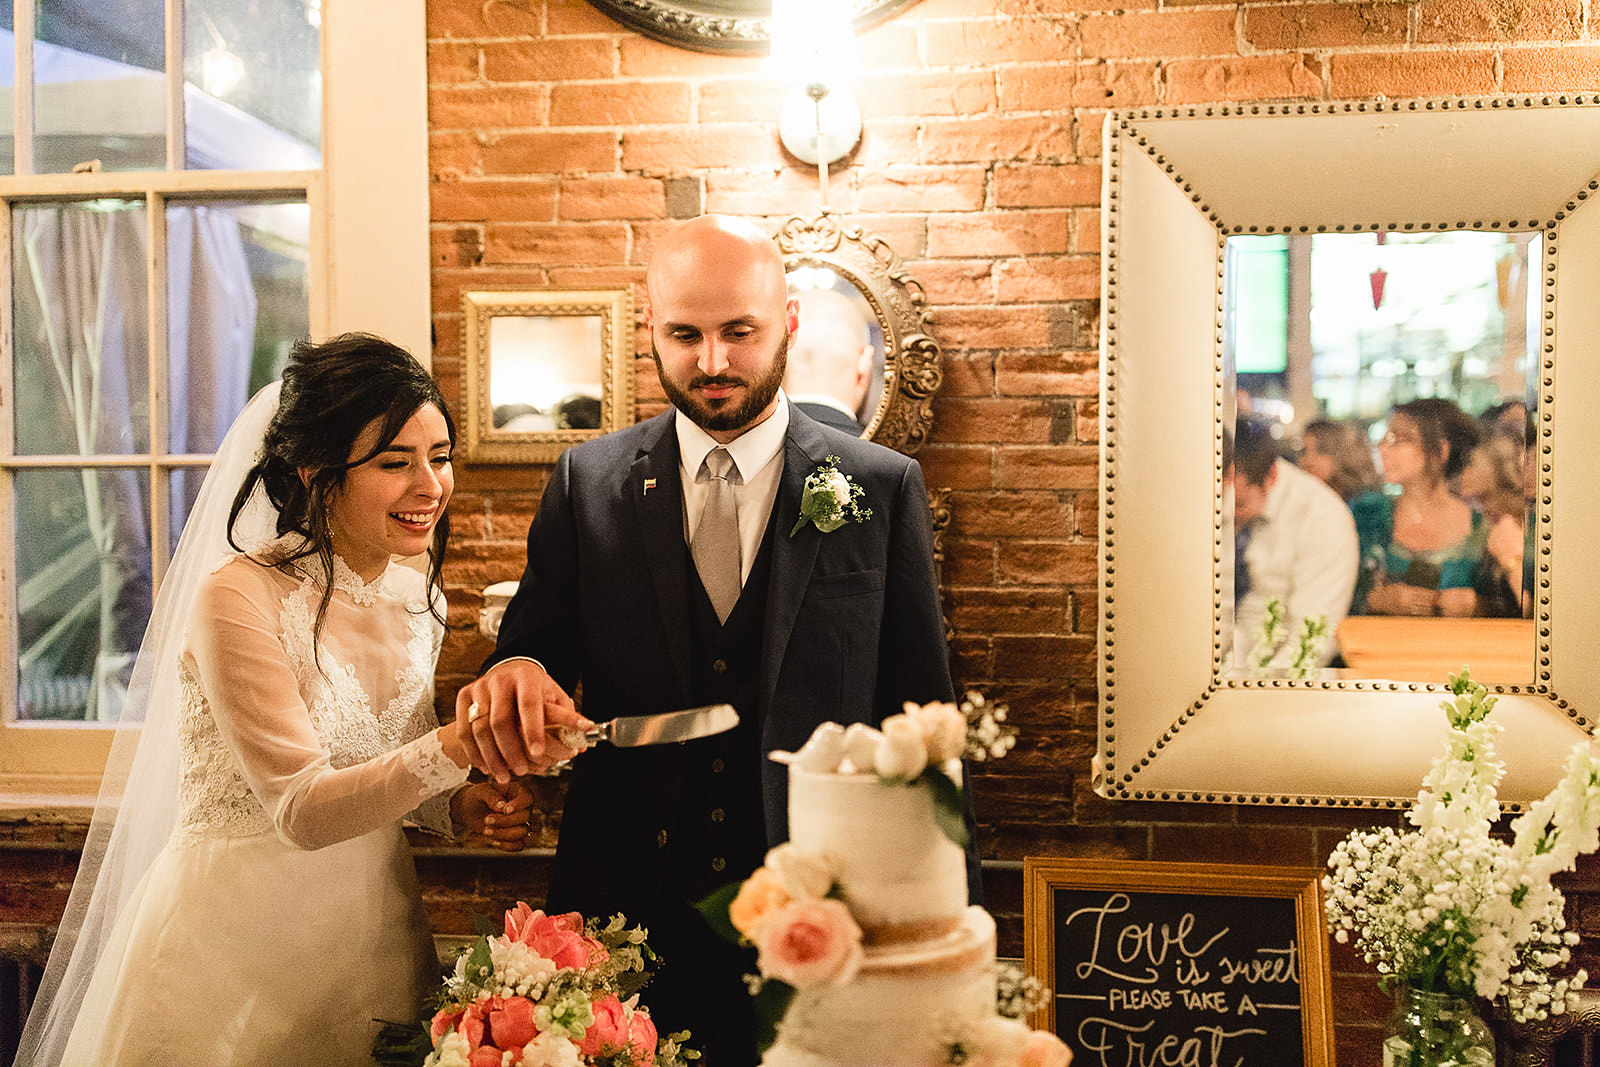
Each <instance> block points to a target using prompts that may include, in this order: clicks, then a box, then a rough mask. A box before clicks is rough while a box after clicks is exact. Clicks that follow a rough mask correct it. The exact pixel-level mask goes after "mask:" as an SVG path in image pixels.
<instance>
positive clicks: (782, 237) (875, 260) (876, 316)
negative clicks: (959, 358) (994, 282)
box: [776, 215, 944, 454]
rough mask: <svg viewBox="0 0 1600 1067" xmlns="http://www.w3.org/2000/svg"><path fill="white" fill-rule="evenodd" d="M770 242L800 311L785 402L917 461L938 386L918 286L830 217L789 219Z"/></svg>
mask: <svg viewBox="0 0 1600 1067" xmlns="http://www.w3.org/2000/svg"><path fill="white" fill-rule="evenodd" d="M776 240H777V242H778V248H779V249H780V250H781V251H782V252H783V258H784V265H785V267H786V268H787V269H788V272H789V293H790V295H791V296H792V297H794V298H795V299H796V300H797V301H798V302H799V305H800V329H799V331H798V333H797V334H796V336H795V342H794V345H793V347H792V348H791V349H790V352H789V371H788V373H787V375H786V377H785V380H784V387H785V392H787V393H788V394H789V396H790V399H792V400H794V401H795V402H796V403H797V404H799V405H800V407H801V409H802V410H804V411H806V413H807V414H809V415H811V416H812V417H813V418H817V419H819V420H820V421H823V422H827V423H830V424H831V425H834V426H837V427H839V428H841V429H845V430H847V432H854V433H857V434H858V435H859V436H862V437H866V438H869V439H870V440H873V441H876V442H877V443H879V444H881V445H887V446H888V447H890V448H894V449H898V450H899V451H901V452H905V453H907V454H910V453H914V452H916V451H917V449H919V448H921V447H922V446H923V444H924V443H926V441H927V437H928V430H929V428H930V426H931V425H932V422H933V395H934V393H936V392H938V390H939V385H940V383H941V382H942V381H943V378H944V372H943V370H942V369H941V368H940V366H939V345H938V343H937V342H936V341H934V340H933V338H931V337H929V336H928V334H927V333H926V329H927V317H928V313H927V308H926V303H927V298H926V296H925V294H924V293H923V291H922V286H921V284H919V283H918V282H917V280H916V279H915V278H913V277H912V276H911V275H910V273H909V272H908V271H907V270H906V268H905V264H904V263H902V262H901V261H900V257H899V256H898V255H897V254H896V253H895V251H894V249H892V248H890V247H889V245H888V242H886V241H884V240H883V239H882V238H881V237H877V236H875V235H873V234H870V233H866V232H864V231H862V230H861V229H859V228H855V227H845V226H841V225H840V224H839V222H838V221H837V220H836V219H834V218H832V217H831V216H828V215H822V216H819V217H816V218H810V219H806V218H800V217H798V216H797V217H795V218H791V219H789V220H788V221H787V222H785V223H784V224H783V228H782V229H780V230H779V231H778V234H777V237H776Z"/></svg>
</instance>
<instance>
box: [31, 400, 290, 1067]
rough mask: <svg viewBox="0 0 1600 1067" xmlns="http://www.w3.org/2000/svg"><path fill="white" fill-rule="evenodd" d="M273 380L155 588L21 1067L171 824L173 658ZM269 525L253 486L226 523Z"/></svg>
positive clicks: (253, 446)
mask: <svg viewBox="0 0 1600 1067" xmlns="http://www.w3.org/2000/svg"><path fill="white" fill-rule="evenodd" d="M279 386H280V383H278V382H273V383H271V384H270V385H268V386H266V387H265V388H263V389H262V390H261V391H260V392H258V393H257V394H256V395H255V396H254V397H253V398H252V399H251V401H250V403H249V404H248V405H246V407H245V409H244V411H243V412H241V413H240V415H239V417H238V419H236V420H235V421H234V424H233V426H232V427H231V428H230V429H229V430H228V433H227V436H226V437H225V438H223V441H222V444H221V446H220V447H219V448H218V450H217V453H216V456H215V457H214V458H213V460H212V463H211V469H210V470H209V472H208V473H207V474H206V477H205V481H204V483H203V484H202V486H201V488H200V492H199V495H198V496H197V497H196V498H195V504H194V507H193V509H192V510H191V511H190V513H189V518H188V521H187V522H186V523H185V525H184V529H183V534H182V536H181V537H180V538H179V540H178V548H177V551H176V552H174V553H173V557H172V563H171V565H170V566H169V567H168V568H167V572H166V576H165V578H164V579H163V580H162V583H161V588H160V590H159V592H158V593H157V595H156V599H155V604H154V607H153V608H152V610H151V613H150V623H149V625H148V626H147V627H146V629H145V634H144V641H143V642H142V643H141V644H140V646H139V655H138V659H137V660H136V662H135V664H134V668H133V676H132V678H131V680H130V682H129V685H128V694H127V700H126V702H125V704H124V706H123V710H122V718H121V720H120V722H119V723H118V725H117V727H116V737H115V739H114V740H113V742H112V746H111V755H110V758H109V759H108V760H107V763H106V770H105V777H104V779H103V780H102V784H101V787H100V796H99V799H98V801H97V803H96V805H95V811H94V818H93V820H92V822H91V823H90V825H89V832H88V836H87V839H86V840H85V842H84V847H83V856H82V859H81V860H80V861H79V864H78V874H77V877H76V879H75V880H74V881H73V883H72V892H71V894H70V895H69V896H68V898H67V906H66V912H65V914H64V915H63V917H62V920H61V925H60V928H59V930H58V931H57V934H56V939H55V944H54V947H53V948H52V950H51V953H50V960H49V963H48V964H47V966H46V967H45V972H44V978H43V981H42V982H41V983H40V987H39V990H38V993H37V996H36V997H35V999H34V1004H33V1010H32V1012H31V1013H30V1014H29V1016H28V1022H27V1025H26V1026H25V1027H24V1028H23V1031H22V1039H21V1044H20V1046H19V1050H18V1054H17V1061H16V1062H17V1063H18V1064H19V1065H39V1067H45V1065H53V1064H57V1063H59V1062H60V1059H61V1054H62V1051H63V1050H64V1048H65V1047H66V1044H67V1038H68V1037H69V1036H70V1035H71V1033H72V1027H73V1023H74V1022H75V1020H76V1019H77V1016H78V1008H79V1005H80V1004H81V1003H82V1002H83V998H84V994H85V992H86V990H87V989H88V986H89V981H90V979H91V978H92V977H93V975H94V971H95V965H96V963H97V962H98V961H99V959H100V955H101V952H102V951H103V950H104V948H105V945H106V942H107V939H108V938H109V936H110V934H111V931H112V929H113V927H114V925H115V924H116V921H117V917H118V915H120V914H121V912H122V910H123V908H124V906H125V905H126V904H127V902H128V901H129V900H130V899H131V898H133V897H134V895H135V890H136V889H137V888H138V885H139V882H140V880H141V879H142V878H144V876H145V873H146V872H147V871H148V870H149V868H150V865H151V863H152V862H153V861H154V860H155V858H156V856H157V854H158V853H159V852H160V851H161V848H162V846H163V845H165V844H166V842H167V838H168V837H169V836H170V835H171V833H172V829H173V826H174V825H175V823H176V820H177V812H178V779H179V764H178V712H179V706H180V703H181V701H180V693H179V687H178V658H179V655H180V653H181V651H182V649H183V643H184V635H185V631H186V630H187V628H188V625H189V621H190V620H189V613H190V610H191V607H192V605H193V602H194V597H195V591H196V590H197V589H198V587H199V585H200V582H201V580H202V579H203V578H204V577H205V576H206V575H207V574H209V573H210V572H211V571H212V570H214V569H215V568H216V567H217V566H218V565H219V564H220V563H222V562H223V561H224V560H225V559H227V558H228V557H229V556H230V555H232V554H233V553H234V552H235V551H236V549H235V548H234V547H232V546H231V545H230V544H229V542H228V514H229V512H230V511H231V509H232V507H233V500H234V496H235V495H236V494H237V493H238V491H239V487H240V486H241V485H243V484H244V478H245V474H246V473H247V472H248V471H249V469H250V467H251V466H252V465H254V463H255V462H256V460H257V459H258V458H259V453H260V451H261V444H262V440H263V439H264V437H265V434H266V429H267V424H268V423H269V422H270V421H271V419H272V416H273V414H274V413H275V412H276V411H277V409H278V392H279ZM276 520H277V512H276V510H275V509H274V508H273V507H272V505H271V504H270V503H269V502H268V501H267V499H266V495H265V493H264V492H263V491H262V489H261V487H260V486H259V485H258V486H257V487H256V491H255V493H254V494H253V495H252V497H251V499H250V501H249V503H248V504H247V505H246V507H245V508H244V510H243V512H242V513H241V515H240V519H239V522H238V524H237V525H236V527H235V530H234V535H235V536H234V541H235V543H236V544H237V545H238V546H239V548H241V549H243V550H245V551H249V550H251V549H254V548H257V547H259V546H261V545H264V544H266V543H267V542H268V541H270V540H271V539H272V538H273V537H274V536H276V532H277V531H276Z"/></svg>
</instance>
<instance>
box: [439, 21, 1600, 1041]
mask: <svg viewBox="0 0 1600 1067" xmlns="http://www.w3.org/2000/svg"><path fill="white" fill-rule="evenodd" d="M1597 32H1600V31H1597V28H1596V26H1595V25H1594V24H1593V23H1592V21H1591V16H1590V15H1589V14H1588V5H1587V4H1585V3H1582V2H1581V0H1424V2H1410V3H1318V2H1311V3H1305V2H1291V3H1278V2H1259V3H1213V2H1204V0H1200V2H1194V0H1117V2H1116V3H1115V4H1113V3H1111V2H1110V0H921V2H920V3H918V4H916V5H915V6H913V7H911V8H909V9H908V10H906V11H905V12H904V13H903V14H901V15H899V16H897V17H896V18H894V19H892V20H890V21H889V22H887V23H884V24H882V25H880V26H878V27H876V28H874V29H872V30H870V31H868V32H866V33H864V34H862V35H861V37H860V41H859V46H860V54H861V59H862V63H863V67H864V70H863V75H862V78H861V83H860V86H859V92H858V96H859V99H860V100H861V103H862V106H863V109H864V111H865V133H864V135H863V138H862V143H861V145H860V147H859V148H858V149H857V150H856V152H855V153H854V154H853V155H852V156H851V157H849V158H848V159H847V160H846V161H845V162H844V163H843V164H841V165H839V167H838V168H836V169H835V171H834V173H833V176H832V182H831V187H830V207H831V208H832V209H833V210H834V211H835V212H837V213H838V214H840V215H843V216H845V217H846V218H847V219H848V221H850V222H852V223H855V224H858V225H861V226H864V227H866V228H868V229H870V230H874V231H877V232H878V233H880V234H882V235H884V236H885V237H887V238H888V240H889V241H890V243H891V244H892V245H893V246H894V248H895V249H896V250H897V251H898V252H899V253H900V255H901V256H902V257H903V258H904V259H905V260H906V261H907V262H908V264H909V266H910V268H911V270H912V271H913V273H914V274H915V275H916V276H917V277H918V278H919V279H920V280H921V281H922V283H923V284H924V286H925V287H926V289H927V292H928V295H929V300H930V303H931V305H932V309H933V329H932V332H933V333H934V335H935V336H936V337H937V338H938V340H939V341H940V343H941V345H942V346H943V349H944V371H945V385H944V389H943V391H942V392H941V393H940V394H939V396H938V398H937V399H936V401H935V405H934V411H935V423H934V430H933V435H932V439H931V443H930V444H929V445H928V446H927V447H926V448H925V449H924V450H923V451H922V452H921V453H920V457H919V458H920V459H921V460H922V463H923V465H924V468H925V470H926V472H927V478H928V484H929V485H930V486H948V487H950V488H951V489H952V490H953V493H952V496H951V503H952V508H953V512H954V518H953V522H952V527H951V529H950V531H949V534H948V536H947V539H946V542H945V547H946V552H947V557H946V563H945V580H946V583H947V586H948V605H949V610H950V616H951V621H952V622H953V624H954V626H955V629H956V632H957V637H956V641H955V646H954V648H955V659H954V668H955V673H956V676H957V681H958V683H959V684H963V685H970V686H976V687H980V688H982V689H983V690H985V691H986V692H987V693H989V694H990V695H991V696H994V697H998V698H1001V699H1005V700H1008V701H1009V702H1010V703H1011V706H1012V709H1013V719H1014V721H1015V722H1016V723H1017V724H1018V725H1019V726H1020V727H1021V728H1022V731H1023V735H1022V742H1021V744H1019V746H1018V748H1017V749H1016V751H1015V752H1013V753H1012V754H1011V755H1010V756H1009V757H1008V758H1007V759H1005V760H1003V761H1001V762H1000V763H999V764H996V765H994V766H993V767H992V768H985V769H982V770H980V771H979V773H978V774H977V776H976V781H975V785H974V788H975V790H976V798H977V804H978V812H979V819H980V822H981V824H982V831H983V833H982V839H981V840H982V843H983V849H984V854H985V856H986V857H987V858H991V859H1003V860H1019V859H1021V858H1022V857H1023V856H1025V855H1028V854H1051V855H1067V856H1104V857H1118V858H1135V859H1163V860H1188V859H1193V860H1215V859H1219V858H1220V859H1228V860H1232V861H1236V862H1245V863H1287V864H1319V863H1321V862H1322V860H1323V859H1324V857H1325V856H1326V855H1327V853H1328V851H1329V850H1330V848H1331V847H1332V845H1333V843H1334V842H1335V841H1336V840H1337V839H1338V838H1339V837H1340V836H1342V835H1343V834H1344V833H1345V832H1346V831H1347V830H1349V829H1350V828H1351V827H1353V826H1357V825H1364V824H1366V823H1368V822H1370V821H1371V819H1372V817H1371V816H1369V815H1366V814H1351V813H1343V812H1328V813H1319V812H1306V811H1300V810H1296V811H1282V810H1276V809H1257V808H1249V807H1213V806H1203V805H1178V804H1167V805H1157V804H1128V803H1111V802H1108V801H1105V800H1102V799H1100V798H1098V797H1096V796H1095V795H1094V794H1093V792H1092V790H1091V788H1090V783H1089V761H1090V756H1091V754H1092V751H1093V748H1094V733H1095V713H1096V693H1095V627H1096V617H1095V616H1096V584H1095V582H1096V570H1095V568H1096V551H1097V510H1096V507H1097V502H1096V493H1095V485H1096V461H1097V456H1096V444H1097V441H1096V435H1097V416H1098V411H1097V407H1098V390H1099V366H1098V354H1097V347H1096V346H1097V330H1098V295H1099V272H1100V260H1099V255H1098V252H1099V236H1100V233H1099V228H1100V160H1099V154H1100V128H1101V120H1102V118H1103V114H1104V110H1103V109H1105V108H1108V107H1125V106H1139V105H1156V104H1189V103H1195V102H1205V101H1222V100H1268V99H1285V98H1295V99H1329V98H1343V97H1360V96H1372V95H1377V94H1384V95H1387V96H1390V97H1397V96H1441V95H1458V94H1487V93H1498V92H1519V91H1531V90H1545V89H1552V90H1553V89H1579V88H1584V89H1593V88H1595V87H1596V86H1597V83H1600V48H1597V47H1596V40H1597V36H1596V35H1597ZM428 37H429V50H430V83H431V84H430V87H429V106H430V109H431V112H430V127H431V129H432V150H431V166H432V171H433V190H434V193H433V233H434V245H433V247H434V254H435V269H434V297H435V304H434V307H435V317H434V322H435V327H436V330H437V337H438V342H437V345H436V347H435V352H434V358H435V364H434V365H435V367H436V369H437V371H438V373H439V375H440V377H441V378H442V379H443V380H444V382H445V383H446V387H447V391H449V392H450V394H451V395H452V396H454V395H456V389H457V383H458V381H459V378H460V362H459V360H460V354H461V348H460V340H459V337H460V323H461V316H460V310H459V301H460V291H461V289H462V287H463V285H467V284H476V283H478V282H483V283H487V284H494V285H522V284H525V285H530V286H538V285H573V284H587V283H591V282H594V283H601V284H618V283H623V282H628V283H632V284H633V285H634V288H635V299H636V300H642V297H643V293H642V287H641V284H640V283H641V280H642V273H643V265H644V263H645V262H646V260H647V258H648V255H649V252H650V247H651V245H652V243H653V242H654V241H655V239H656V236H657V235H658V234H659V233H660V232H661V231H662V230H663V229H664V228H665V227H666V226H668V225H670V221H669V220H670V219H671V218H672V217H674V216H682V215H687V214H694V213H697V212H698V211H699V210H701V209H704V210H707V211H720V212H729V213H734V214H739V215H748V216H756V217H760V218H762V219H763V220H764V221H766V222H767V224H768V225H769V226H770V227H772V228H774V229H775V228H776V225H777V223H778V222H780V221H781V220H782V218H783V217H784V216H786V215H788V214H790V213H807V214H809V213H814V211H815V210H816V208H817V207H818V199H817V188H816V181H815V172H814V171H813V170H812V169H811V168H808V167H806V166H803V165H801V164H798V163H797V162H795V161H794V160H792V159H790V158H788V157H787V156H786V155H785V153H784V151H783V150H782V148H781V147H780V145H779V143H778V140H777V136H776V114H777V102H778V93H777V91H776V90H775V89H774V88H773V87H772V86H771V85H770V84H769V83H768V82H767V80H766V79H765V78H764V76H763V72H762V69H761V61H760V60H758V59H746V58H730V57H723V56H713V55H705V54H700V53H695V52H689V51H685V50H682V49H677V48H672V47H669V46H666V45H663V44H659V43H656V42H654V41H652V40H649V39H646V38H643V37H641V36H639V35H637V34H634V33H631V32H628V31H626V30H624V29H622V28H621V27H620V26H619V25H617V24H616V23H614V22H612V21H611V20H609V19H608V18H606V17H605V16H603V15H601V14H599V13H597V12H596V11H594V10H593V9H591V8H590V7H588V6H586V5H585V4H584V3H582V2H581V0H501V2H499V3H479V2H477V0H435V2H434V3H432V4H430V10H429V17H428ZM641 350H642V349H641ZM637 380H638V384H639V395H640V397H641V400H640V408H641V414H646V413H649V412H653V411H655V410H658V409H659V406H660V403H661V394H660V390H659V387H658V386H657V384H656V382H655V380H654V372H653V368H652V367H651V366H650V364H649V363H648V361H646V360H641V361H640V362H639V364H638V366H637ZM544 478H545V472H544V471H543V470H526V469H515V468H511V469H497V470H486V469H483V468H477V469H467V470H463V471H461V474H460V483H459V490H458V497H457V504H456V507H455V510H456V514H457V516H458V519H457V521H458V523H459V528H460V529H461V530H462V531H463V536H462V538H461V539H460V541H459V542H458V543H459V546H460V547H459V551H458V555H457V562H456V563H455V564H454V565H453V566H452V567H451V568H450V570H449V571H448V576H449V580H450V582H451V585H452V588H451V601H452V604H454V605H455V609H454V610H455V617H454V622H455V623H456V624H457V626H458V631H457V632H456V633H455V634H453V635H452V637H451V639H450V641H449V643H448V645H447V647H446V653H445V661H444V662H443V663H442V664H441V667H440V682H441V696H442V697H444V698H448V696H449V695H450V693H451V692H453V690H454V689H455V688H456V687H457V686H458V685H459V684H460V682H461V681H462V679H464V678H465V677H466V676H467V675H468V674H469V673H470V672H471V670H472V669H473V667H474V666H475V664H476V663H477V661H478V660H479V658H480V657H481V656H482V655H483V654H484V653H485V652H486V651H487V644H486V643H485V642H484V641H482V640H481V639H479V638H477V637H476V636H474V635H473V634H472V633H471V632H470V629H469V627H470V624H471V622H472V620H473V617H474V616H475V613H476V610H477V606H478V605H477V602H476V600H475V594H476V591H477V590H478V589H480V588H481V587H482V586H483V585H484V584H485V583H486V582H489V581H492V580H498V579H505V578H512V577H515V576H516V575H517V573H518V572H519V570H520V567H521V565H522V545H521V542H520V539H521V536H522V534H523V527H524V524H525V522H526V520H527V518H528V515H529V513H530V511H531V510H532V509H533V508H534V506H535V503H536V498H537V494H538V492H539V490H540V489H541V488H542V486H543V482H544ZM552 839H553V838H550V837H547V838H546V840H547V841H549V840H552ZM1594 875H1595V867H1593V866H1590V867H1589V868H1588V872H1587V877H1585V878H1584V879H1582V883H1583V884H1584V885H1585V887H1592V886H1593V885H1594V883H1595V877H1594ZM1019 886H1020V878H1019V877H1018V876H1017V875H1016V874H1015V873H1014V872H1006V871H996V872H993V873H992V877H991V878H990V902H991V905H992V906H993V907H994V910H996V911H997V912H999V913H1000V918H1001V925H1002V931H1003V934H1002V938H1003V945H1002V950H1003V951H1005V950H1009V951H1011V952H1012V953H1017V954H1020V950H1021V949H1020V945H1021V942H1020V891H1019ZM1575 888H1576V884H1575ZM1572 910H1573V917H1574V920H1575V921H1576V922H1577V923H1578V924H1579V925H1580V926H1581V927H1582V928H1583V929H1584V930H1585V932H1586V933H1588V934H1589V935H1590V936H1591V937H1595V936H1600V895H1596V894H1594V893H1592V892H1590V893H1587V894H1586V893H1584V892H1577V893H1575V894H1574V903H1573V909H1572ZM1591 955H1592V953H1591ZM1334 958H1335V966H1336V969H1337V970H1338V971H1339V972H1340V973H1339V975H1338V977H1337V980H1336V990H1337V1010H1338V1016H1339V1020H1340V1022H1341V1024H1344V1025H1342V1026H1341V1042H1340V1044H1341V1047H1340V1050H1339V1051H1340V1057H1339V1058H1340V1062H1341V1063H1342V1064H1346V1065H1348V1067H1361V1065H1364V1064H1371V1063H1375V1062H1376V1057H1375V1056H1374V1055H1373V1052H1374V1050H1375V1045H1376V1042H1375V1041H1373V1040H1372V1038H1371V1032H1370V1031H1367V1032H1362V1031H1360V1030H1359V1029H1358V1028H1356V1027H1355V1026H1352V1025H1348V1024H1356V1023H1360V1022H1363V1021H1365V1022H1374V1021H1376V1020H1378V1019H1381V1016H1382V1014H1383V1013H1384V1012H1385V1011H1386V1004H1387V1002H1386V1001H1385V1000H1383V998H1382V997H1381V995H1379V994H1378V993H1377V992H1376V990H1375V989H1374V987H1373V985H1372V982H1371V979H1370V976H1369V974H1368V972H1367V970H1366V969H1365V968H1364V966H1363V965H1362V964H1361V963H1360V962H1359V961H1358V960H1356V959H1355V958H1354V957H1353V955H1352V954H1351V953H1349V952H1348V951H1340V952H1338V953H1336V954H1335V957H1334Z"/></svg>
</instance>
